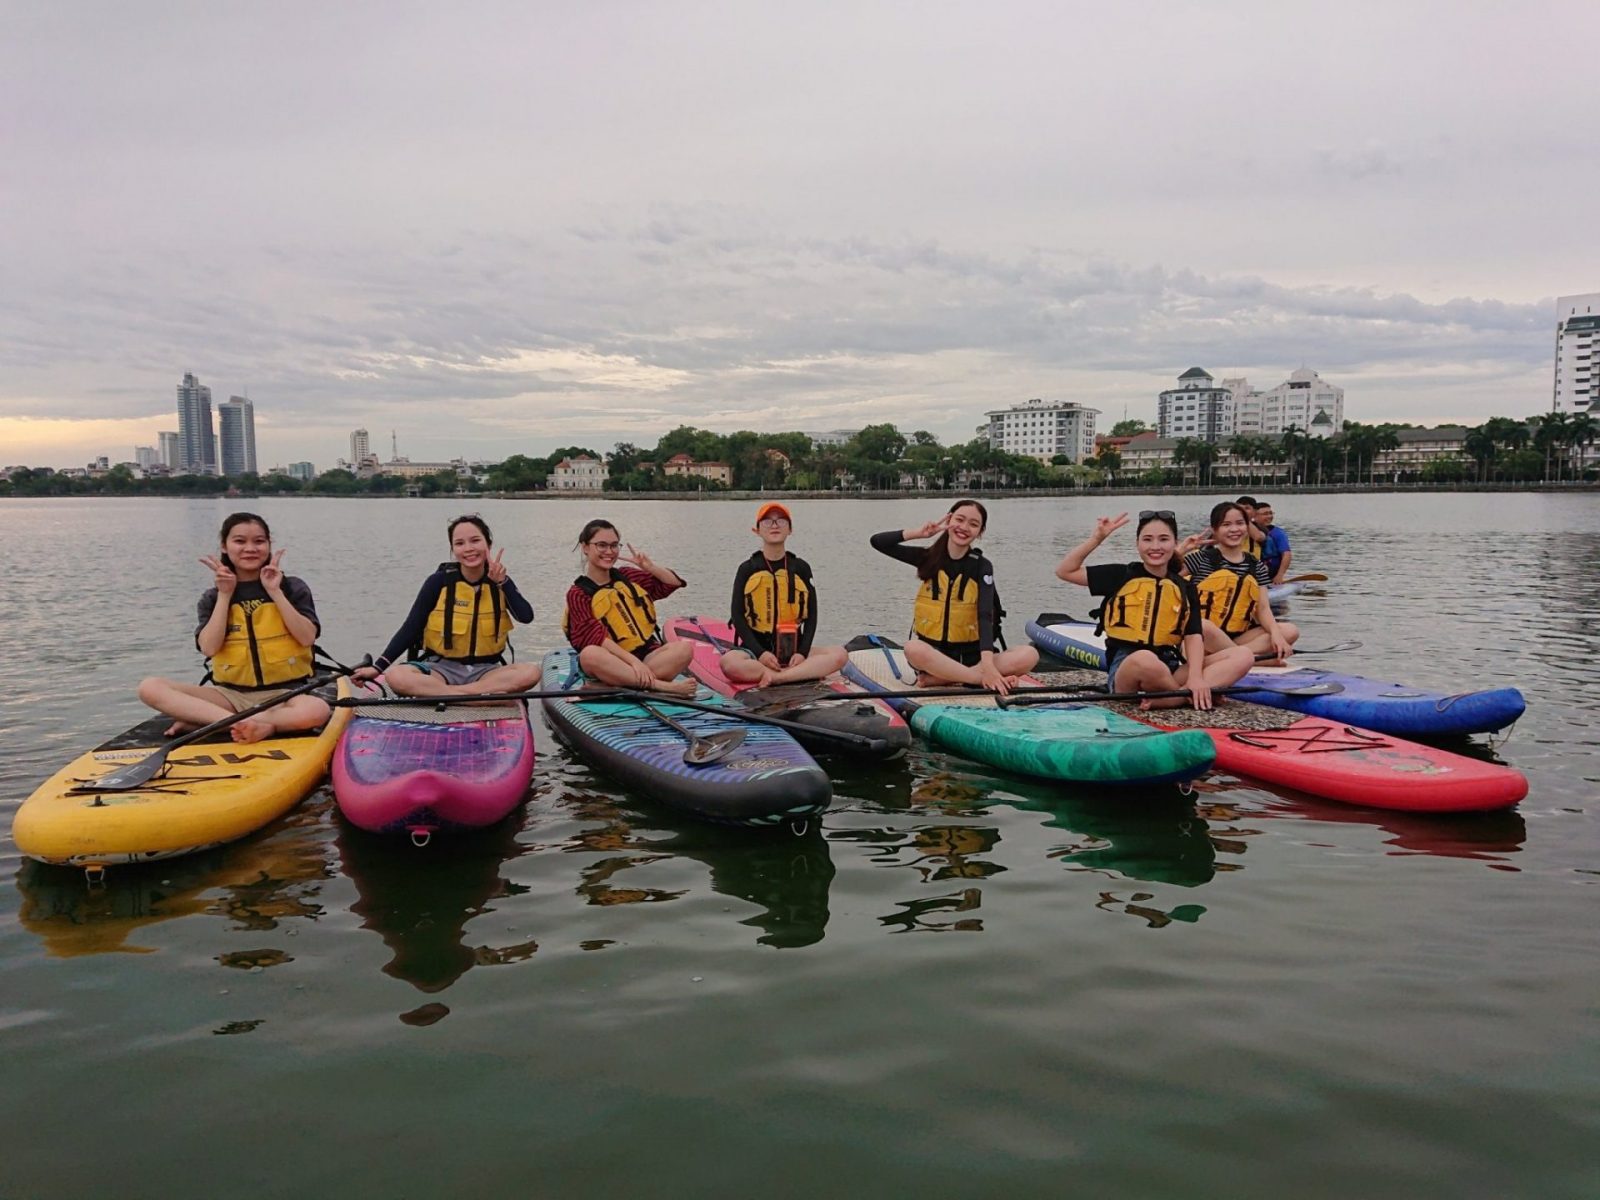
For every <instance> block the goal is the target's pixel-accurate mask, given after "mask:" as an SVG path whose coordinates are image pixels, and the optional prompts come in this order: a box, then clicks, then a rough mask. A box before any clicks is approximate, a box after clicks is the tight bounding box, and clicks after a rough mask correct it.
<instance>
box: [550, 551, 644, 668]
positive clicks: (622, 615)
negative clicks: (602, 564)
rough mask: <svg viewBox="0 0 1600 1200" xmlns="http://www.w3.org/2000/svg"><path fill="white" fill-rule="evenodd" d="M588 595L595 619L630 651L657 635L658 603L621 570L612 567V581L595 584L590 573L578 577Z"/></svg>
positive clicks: (564, 623)
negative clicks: (653, 601)
mask: <svg viewBox="0 0 1600 1200" xmlns="http://www.w3.org/2000/svg"><path fill="white" fill-rule="evenodd" d="M575 582H576V583H577V585H578V586H579V587H580V588H582V589H583V590H584V591H585V592H587V593H588V596H589V608H590V610H591V611H592V612H593V613H594V617H595V620H597V621H599V622H600V623H601V624H602V625H604V626H605V627H606V632H607V633H609V634H610V635H611V640H612V641H614V642H616V643H617V645H619V646H621V647H622V648H623V649H624V650H626V651H628V652H629V653H630V654H631V653H632V652H633V651H635V650H637V649H639V647H641V646H643V645H645V644H646V643H648V642H649V641H650V640H651V639H652V638H654V637H655V636H656V606H655V605H654V604H653V603H652V602H651V600H650V597H649V596H648V595H646V594H645V590H644V589H643V588H642V587H640V586H639V585H638V584H637V583H634V582H633V580H631V579H629V578H628V577H627V576H625V575H623V574H622V572H621V571H618V570H616V569H614V568H613V569H612V572H611V581H610V582H609V583H596V582H595V581H594V580H592V579H590V578H589V577H588V576H587V575H579V576H578V578H577V579H576V580H575ZM561 628H562V630H563V631H565V630H566V628H567V614H565V613H562V614H561Z"/></svg>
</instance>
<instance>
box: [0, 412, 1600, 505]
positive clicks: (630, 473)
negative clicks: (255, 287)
mask: <svg viewBox="0 0 1600 1200" xmlns="http://www.w3.org/2000/svg"><path fill="white" fill-rule="evenodd" d="M1446 428H1449V429H1450V430H1452V431H1455V430H1458V429H1461V428H1462V427H1455V426H1452V427H1446ZM1405 430H1420V427H1418V426H1412V425H1405V424H1395V423H1388V424H1381V425H1363V424H1360V423H1358V422H1349V423H1347V424H1346V426H1345V428H1344V430H1343V431H1341V432H1340V433H1338V434H1335V435H1333V436H1332V437H1327V438H1318V437H1311V436H1309V435H1307V434H1306V433H1304V432H1303V431H1301V430H1299V429H1296V428H1293V427H1291V428H1290V429H1288V430H1286V431H1285V432H1284V433H1283V434H1281V435H1279V436H1276V437H1253V436H1248V435H1240V436H1236V437H1232V438H1229V439H1225V440H1222V441H1219V442H1207V441H1204V440H1202V439H1199V438H1179V439H1176V440H1175V441H1171V442H1161V441H1159V440H1158V439H1153V438H1151V437H1150V436H1149V430H1148V429H1147V428H1146V427H1145V426H1144V424H1143V422H1139V421H1122V422H1118V423H1117V425H1116V426H1114V427H1113V429H1112V432H1111V434H1110V435H1108V438H1107V439H1105V440H1101V441H1100V444H1099V453H1098V455H1097V456H1096V457H1094V458H1091V459H1086V460H1084V461H1082V462H1073V461H1072V460H1071V459H1070V458H1069V457H1068V456H1067V455H1064V454H1058V455H1056V456H1054V458H1053V459H1052V460H1051V461H1049V462H1045V461H1041V460H1040V459H1037V458H1032V457H1028V456H1026V455H1017V454H1010V453H1007V452H1005V451H1003V450H999V449H996V448H995V447H993V446H991V445H990V444H989V442H988V441H987V439H985V438H982V437H978V438H974V439H972V440H971V441H969V442H965V443H961V444H957V445H950V446H946V445H944V444H942V443H941V442H940V441H939V440H938V439H937V438H936V437H934V435H933V434H931V433H929V432H928V431H926V430H916V431H914V432H912V433H910V434H909V435H908V434H903V433H901V432H900V430H899V429H897V428H896V427H895V426H894V425H892V424H879V425H869V426H867V427H866V428H864V429H862V430H859V431H858V432H857V433H855V434H854V435H853V436H852V437H851V438H850V439H849V441H848V442H845V443H843V444H841V445H817V444H815V443H813V442H812V440H811V438H810V437H808V436H807V435H805V434H803V433H773V434H762V433H755V432H752V431H748V430H746V431H741V432H738V433H732V434H718V433H713V432H711V431H709V430H704V429H697V428H694V427H692V426H680V427H679V428H677V429H674V430H673V431H672V432H671V433H668V434H666V435H665V436H664V437H662V438H661V439H660V441H659V442H657V444H656V445H655V446H654V447H652V448H650V449H644V448H642V447H640V446H638V445H635V444H634V443H631V442H619V443H617V444H616V445H615V446H613V448H612V449H611V451H610V452H608V453H601V452H600V451H598V450H595V449H593V448H591V447H586V446H564V447H562V448H560V449H558V450H556V451H554V452H552V453H551V454H548V455H545V456H542V457H540V456H533V455H524V454H513V455H511V456H510V457H508V458H506V459H505V460H504V461H503V462H499V463H495V464H492V465H487V466H484V467H482V468H481V469H474V470H467V471H466V472H465V473H463V471H462V470H441V471H438V472H436V473H434V474H430V475H423V476H420V477H407V476H404V475H401V474H399V473H385V472H384V471H383V470H382V467H381V464H380V467H379V469H378V470H377V471H375V472H372V473H363V474H360V475H358V474H356V473H354V472H352V471H349V470H346V469H343V468H335V469H333V470H330V471H324V472H322V473H321V474H319V475H317V476H316V477H315V478H313V479H310V480H300V479H294V478H291V477H289V476H287V475H283V474H271V473H269V474H264V475H252V474H246V475H241V476H235V477H227V478H224V477H219V476H214V475H167V476H157V477H152V478H138V477H137V476H136V475H135V473H134V471H133V470H132V469H130V468H129V467H128V466H127V464H118V465H117V466H115V467H111V468H110V469H109V470H106V471H104V472H100V473H96V474H90V475H87V476H86V475H82V474H77V475H65V474H62V473H59V472H54V471H50V470H48V469H33V468H28V467H16V468H9V469H8V470H7V471H6V473H5V477H4V478H0V497H6V496H95V495H112V496H134V495H151V496H216V495H230V494H238V495H257V496H262V495H293V494H303V495H310V496H442V495H461V494H468V495H504V496H518V497H550V498H556V497H559V496H564V497H573V498H577V497H589V498H592V497H593V496H594V495H596V494H597V493H600V494H605V495H607V496H608V497H616V498H624V497H632V498H637V499H646V498H652V499H661V498H683V497H702V496H703V497H706V498H712V497H720V496H726V497H728V498H730V499H732V498H747V497H749V496H751V495H763V494H770V493H772V492H783V493H786V494H790V495H795V496H809V497H817V498H820V497H829V496H915V495H920V494H922V493H925V492H929V491H943V492H963V493H965V492H978V493H983V492H1002V493H1014V494H1038V495H1062V494H1065V495H1072V494H1078V493H1082V492H1099V491H1108V492H1109V491H1125V492H1140V491H1145V492H1147V491H1150V490H1159V491H1181V490H1188V489H1193V490H1202V491H1209V490H1212V489H1215V488H1224V489H1229V488H1259V489H1267V490H1272V491H1278V492H1286V491H1301V490H1307V491H1345V490H1373V489H1376V490H1393V489H1395V488H1402V489H1406V490H1409V489H1414V488H1418V489H1435V488H1437V489H1442V490H1452V489H1477V488H1502V487H1504V488H1508V489H1515V490H1523V489H1526V488H1528V487H1529V486H1550V487H1561V488H1563V489H1565V488H1569V487H1572V486H1573V485H1583V484H1594V483H1596V482H1597V481H1600V469H1597V464H1596V463H1595V461H1594V459H1593V456H1592V455H1591V454H1590V453H1589V451H1590V450H1591V448H1592V447H1593V445H1594V444H1595V443H1596V442H1597V441H1600V420H1597V419H1596V418H1595V417H1594V416H1591V415H1590V414H1588V413H1578V414H1564V413H1551V414H1547V415H1544V416H1539V417H1533V418H1530V419H1528V420H1516V419H1514V418H1510V417H1493V418H1490V419H1489V420H1488V421H1485V422H1484V423H1483V424H1481V425H1477V426H1472V427H1467V428H1465V429H1464V431H1463V432H1461V433H1460V434H1459V435H1457V434H1455V433H1452V435H1451V437H1452V438H1456V437H1458V438H1459V442H1460V450H1459V451H1458V452H1445V453H1436V454H1434V455H1432V456H1431V457H1429V458H1428V459H1427V460H1426V461H1424V462H1414V463H1396V462H1394V461H1393V460H1394V455H1393V452H1394V451H1395V450H1397V449H1398V448H1399V447H1400V446H1401V443H1402V431H1405ZM1141 434H1143V435H1145V436H1144V437H1143V438H1142V439H1140V440H1139V441H1133V442H1123V441H1121V439H1127V438H1138V437H1139V435H1141ZM1141 443H1143V444H1145V445H1147V446H1149V447H1151V448H1152V449H1150V450H1144V451H1136V447H1138V446H1140V445H1141ZM1119 447H1120V448H1119ZM1152 450H1153V452H1152ZM579 458H585V459H593V460H595V461H596V462H597V463H602V462H603V463H604V466H605V478H604V480H603V482H602V484H601V486H600V487H599V488H577V489H572V490H555V489H552V488H551V487H550V486H549V483H550V479H551V477H552V474H553V473H554V472H555V471H556V470H557V468H558V467H559V466H560V465H562V464H563V463H565V462H570V461H571V460H574V459H579ZM1141 459H1142V460H1145V461H1150V460H1154V461H1153V465H1144V462H1143V461H1141ZM1125 460H1126V461H1125ZM685 462H687V463H688V464H689V465H688V466H685V465H684V464H685Z"/></svg>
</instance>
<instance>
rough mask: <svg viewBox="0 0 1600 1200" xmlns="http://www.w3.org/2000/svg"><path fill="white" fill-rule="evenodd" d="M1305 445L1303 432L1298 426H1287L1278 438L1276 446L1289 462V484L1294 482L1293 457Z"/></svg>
mask: <svg viewBox="0 0 1600 1200" xmlns="http://www.w3.org/2000/svg"><path fill="white" fill-rule="evenodd" d="M1305 444H1306V434H1305V430H1303V429H1301V428H1300V426H1298V425H1291V426H1289V427H1288V428H1287V429H1285V430H1284V431H1283V433H1282V435H1281V436H1280V437H1279V438H1278V446H1279V448H1280V449H1282V451H1283V454H1284V457H1285V458H1287V459H1288V460H1289V482H1290V483H1293V482H1294V460H1295V456H1296V455H1298V454H1299V453H1300V451H1301V450H1302V449H1303V448H1304V447H1305ZM1302 478H1303V477H1302Z"/></svg>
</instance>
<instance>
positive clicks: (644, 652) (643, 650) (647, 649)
mask: <svg viewBox="0 0 1600 1200" xmlns="http://www.w3.org/2000/svg"><path fill="white" fill-rule="evenodd" d="M665 645H666V643H665V642H663V641H662V640H661V639H660V638H659V637H653V638H651V639H650V640H649V641H648V642H646V643H645V644H644V645H642V646H640V647H639V648H638V649H637V650H634V651H632V654H633V656H634V657H635V658H637V659H638V660H639V661H640V662H643V661H644V660H645V659H646V658H648V657H650V655H652V654H654V653H655V652H656V651H657V650H659V649H661V647H663V646H665Z"/></svg>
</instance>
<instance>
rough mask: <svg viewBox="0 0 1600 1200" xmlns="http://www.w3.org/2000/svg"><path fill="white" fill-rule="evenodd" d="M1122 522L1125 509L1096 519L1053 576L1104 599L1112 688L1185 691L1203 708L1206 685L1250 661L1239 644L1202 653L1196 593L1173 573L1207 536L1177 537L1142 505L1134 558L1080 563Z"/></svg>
mask: <svg viewBox="0 0 1600 1200" xmlns="http://www.w3.org/2000/svg"><path fill="white" fill-rule="evenodd" d="M1127 523H1128V514H1127V513H1122V514H1121V515H1120V516H1116V517H1101V518H1100V519H1099V520H1097V521H1096V522H1095V529H1094V533H1093V534H1091V535H1090V537H1089V539H1088V540H1087V541H1085V542H1084V543H1083V544H1082V545H1080V546H1077V547H1075V548H1074V549H1072V550H1069V551H1067V554H1066V557H1065V558H1063V559H1062V560H1061V562H1060V564H1059V565H1058V566H1057V567H1056V578H1058V579H1064V580H1066V581H1067V582H1068V583H1076V584H1078V585H1079V586H1080V587H1086V588H1088V589H1089V592H1090V594H1091V595H1095V596H1100V597H1102V600H1101V604H1100V609H1099V612H1098V616H1099V621H1100V624H1099V629H1100V631H1101V632H1102V633H1104V634H1105V639H1106V677H1107V678H1108V679H1109V680H1110V682H1111V688H1112V690H1113V691H1117V692H1164V691H1174V690H1176V689H1179V688H1184V687H1187V688H1188V689H1189V700H1188V701H1187V702H1188V703H1192V704H1193V705H1194V707H1195V708H1199V709H1207V708H1210V707H1211V705H1212V699H1211V689H1212V688H1214V687H1226V686H1227V685H1229V684H1231V683H1236V682H1238V681H1239V680H1240V679H1241V678H1243V677H1244V674H1245V673H1246V672H1247V671H1249V670H1250V668H1251V667H1252V666H1253V665H1254V664H1255V656H1254V655H1253V654H1252V653H1251V652H1250V651H1249V650H1246V649H1244V648H1243V647H1242V646H1231V645H1230V646H1228V647H1226V648H1224V649H1220V650H1218V651H1216V652H1215V653H1211V654H1208V653H1206V649H1205V639H1204V637H1203V635H1202V632H1201V620H1202V616H1201V607H1200V597H1199V594H1198V593H1197V592H1196V590H1195V585H1194V584H1193V583H1192V582H1190V581H1189V580H1188V579H1185V578H1184V577H1183V576H1181V575H1180V574H1178V568H1179V565H1180V564H1181V562H1182V557H1183V555H1184V554H1187V553H1188V552H1190V551H1191V550H1195V549H1197V548H1198V547H1199V546H1200V545H1202V544H1203V543H1204V541H1205V538H1204V536H1203V535H1195V536H1192V537H1189V538H1186V539H1185V540H1184V541H1183V542H1182V544H1180V543H1179V542H1178V522H1177V520H1176V518H1175V517H1174V516H1173V515H1172V513H1171V511H1170V510H1168V509H1146V510H1145V511H1144V512H1141V513H1140V514H1139V523H1138V525H1136V526H1135V527H1134V530H1135V543H1134V544H1135V546H1136V548H1137V549H1138V552H1139V561H1138V562H1131V563H1106V564H1102V565H1098V566H1093V567H1085V566H1084V565H1083V563H1084V560H1085V559H1087V558H1088V557H1089V556H1090V555H1091V554H1093V553H1094V552H1095V551H1096V550H1097V549H1099V548H1100V546H1101V544H1102V543H1104V542H1105V540H1106V539H1107V538H1109V537H1110V536H1111V535H1112V534H1113V533H1115V532H1116V531H1117V530H1119V529H1121V528H1122V527H1123V526H1124V525H1126V524H1127ZM1184 703H1186V702H1185V701H1184V700H1183V699H1182V698H1180V697H1171V698H1165V699H1160V700H1142V701H1140V704H1139V707H1141V708H1147V709H1148V708H1178V707H1180V706H1182V705H1183V704H1184Z"/></svg>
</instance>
